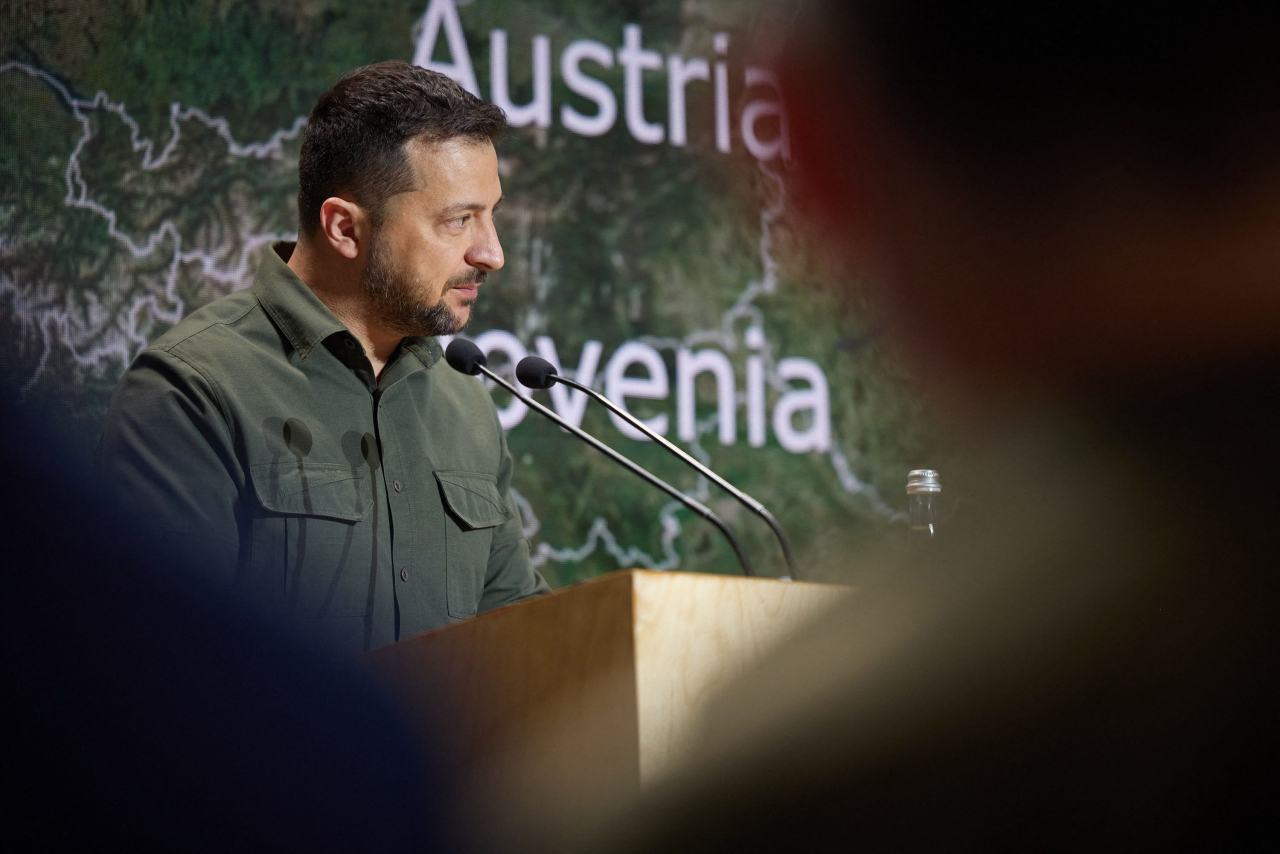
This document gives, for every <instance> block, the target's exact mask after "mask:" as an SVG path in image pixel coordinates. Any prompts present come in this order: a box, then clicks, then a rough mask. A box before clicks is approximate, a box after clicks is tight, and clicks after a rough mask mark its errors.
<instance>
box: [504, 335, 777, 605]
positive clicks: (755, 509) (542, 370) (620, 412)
mask: <svg viewBox="0 0 1280 854" xmlns="http://www.w3.org/2000/svg"><path fill="white" fill-rule="evenodd" d="M520 364H521V365H526V364H527V365H528V367H527V368H526V369H525V370H524V371H520V370H519V368H518V367H517V374H516V375H517V376H518V377H519V378H520V382H522V383H524V384H525V385H527V386H529V387H530V388H550V387H551V384H552V383H553V382H558V383H562V384H564V385H567V386H568V387H569V388H573V389H577V390H578V391H580V392H583V393H584V394H586V395H588V396H589V397H591V398H593V399H595V400H598V401H599V402H600V403H602V404H603V405H604V406H605V407H607V408H608V409H609V411H610V412H613V413H614V414H616V415H617V416H618V417H619V418H621V419H623V420H624V421H626V422H627V423H628V424H630V425H631V426H632V427H635V428H636V429H637V430H639V431H640V432H641V433H644V434H645V435H646V436H648V437H649V438H650V439H652V440H653V441H655V442H657V443H658V444H660V445H662V446H663V447H664V448H666V449H667V450H668V451H670V452H671V453H673V454H675V455H676V456H677V457H679V458H680V459H681V460H682V461H684V463H685V464H687V465H688V466H690V467H691V468H693V469H694V471H696V472H698V473H699V474H701V475H703V476H704V477H706V478H707V479H708V480H710V481H711V482H712V483H714V484H715V485H716V486H719V487H720V488H721V489H723V490H724V491H725V492H728V493H729V494H730V495H732V496H733V497H734V498H736V499H737V500H738V502H739V503H740V504H742V505H743V506H744V507H746V508H747V509H748V510H750V511H751V512H752V513H755V514H756V515H757V516H759V517H760V518H761V519H763V520H764V521H765V522H766V523H767V524H768V525H769V527H770V528H771V529H772V530H773V535H774V536H775V537H776V538H777V540H778V545H779V546H781V547H782V557H783V560H785V561H786V564H787V573H788V574H789V575H790V577H791V578H792V579H793V580H795V581H799V580H800V576H799V574H798V573H797V572H796V564H795V560H794V559H793V558H792V556H791V543H790V541H788V540H787V535H786V534H785V533H784V532H783V530H782V526H781V525H780V524H778V520H777V519H775V518H774V516H773V514H772V513H770V512H769V511H768V510H767V509H766V508H765V506H764V505H763V504H761V503H760V502H759V501H756V500H755V499H754V498H752V497H751V496H750V495H747V494H746V493H745V492H743V491H742V490H740V489H738V488H737V487H736V486H734V485H733V484H731V483H729V481H727V480H725V479H724V478H722V477H721V476H720V475H718V474H716V473H715V472H713V471H712V470H711V469H710V468H708V467H707V466H705V465H703V464H702V463H701V462H699V461H698V460H696V459H694V458H693V457H691V456H690V455H689V454H687V453H685V451H683V450H682V449H680V448H679V447H677V446H676V445H675V444H674V443H672V442H671V441H669V440H668V439H667V437H666V436H663V435H662V434H661V433H659V432H657V431H656V430H654V429H653V428H651V427H650V426H649V425H648V424H645V423H644V422H643V421H641V420H640V419H639V418H636V417H635V416H634V415H632V414H631V413H630V412H627V410H625V409H623V408H622V407H621V406H619V405H618V404H616V403H614V402H613V401H612V400H610V399H609V398H607V397H605V396H604V395H603V394H601V393H600V392H598V391H596V390H595V389H593V388H591V387H590V386H587V385H583V384H582V383H580V382H578V381H577V380H571V379H569V378H568V377H566V376H563V375H561V374H559V373H557V372H556V369H555V367H554V366H553V365H552V364H551V363H550V362H547V361H546V360H545V359H542V358H540V357H538V356H528V357H526V358H525V359H522V360H521V362H520ZM526 380H528V381H526Z"/></svg>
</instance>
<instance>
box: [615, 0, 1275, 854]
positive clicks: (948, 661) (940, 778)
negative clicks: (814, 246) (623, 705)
mask: <svg viewBox="0 0 1280 854" xmlns="http://www.w3.org/2000/svg"><path fill="white" fill-rule="evenodd" d="M1259 8H1260V6H1259V4H1251V3H1249V4H1246V3H1231V2H1227V3H1216V4H1202V5H1201V6H1199V7H1198V8H1195V9H1192V10H1189V11H1184V10H1182V9H1180V8H1177V7H1172V6H1169V5H1167V4H1150V3H1133V4H1124V3H1114V2H1110V3H1101V2H1082V3H1071V4H1034V3H1031V4H1028V3H983V4H976V5H975V4H966V3H940V2H927V0H885V2H858V3H849V2H844V3H832V4H830V7H829V8H825V9H817V8H814V9H811V10H810V11H811V15H810V17H809V20H808V22H807V23H806V24H805V25H803V26H801V27H800V28H799V29H798V30H797V32H796V33H795V34H794V36H793V41H792V42H791V44H790V46H789V49H788V55H787V60H786V63H785V64H786V69H787V73H786V75H785V76H786V82H787V84H788V85H787V88H788V90H789V102H788V103H789V110H790V122H791V128H792V132H793V135H794V148H795V151H796V155H797V158H798V160H799V162H800V164H801V169H802V172H803V181H804V183H805V184H806V185H807V186H808V188H809V194H808V197H807V202H806V204H808V205H809V206H810V207H811V208H812V210H813V212H814V213H815V214H816V220H817V221H819V222H820V224H821V225H822V226H824V227H825V228H827V229H828V231H829V233H830V235H831V239H832V240H833V241H837V242H838V243H839V244H840V245H841V246H842V247H844V248H845V249H846V250H847V251H848V253H849V254H850V256H851V257H854V258H856V259H858V260H859V261H861V262H863V263H865V264H868V265H870V266H871V267H872V269H874V270H875V271H876V276H875V279H876V281H877V282H878V283H879V285H881V286H882V287H883V294H882V296H883V297H884V302H885V306H886V310H887V312H888V313H889V315H890V319H891V321H892V324H893V327H894V329H895V332H896V333H897V336H898V340H899V342H900V343H901V344H902V347H903V350H904V351H905V352H906V353H907V355H908V356H909V357H910V358H911V359H913V360H914V363H915V366H916V369H917V372H918V374H919V375H920V376H921V377H922V378H923V380H924V381H925V383H926V384H927V386H928V389H929V391H930V393H931V394H933V395H934V396H935V397H936V398H937V399H938V400H940V401H942V402H943V403H944V404H945V407H944V408H945V409H946V411H947V412H948V413H949V414H950V416H951V422H952V427H953V429H954V432H955V434H956V435H957V436H958V437H959V439H960V442H961V444H963V445H964V446H966V447H967V448H968V453H967V454H966V462H965V467H964V470H963V471H960V470H954V471H949V472H947V473H946V474H947V475H950V481H949V482H950V483H951V484H952V485H955V486H956V488H957V489H958V490H962V491H963V496H964V500H965V502H966V504H967V507H968V515H967V518H965V519H964V520H963V521H959V520H958V521H957V522H956V524H955V525H953V527H952V530H951V531H950V532H949V533H950V535H951V536H950V541H949V542H948V543H946V544H945V546H944V548H942V549H940V550H938V551H937V552H936V553H934V554H931V555H929V556H928V562H929V565H921V566H912V565H910V564H907V565H903V566H896V567H887V568H886V570H885V572H884V573H883V580H882V581H881V582H879V583H876V584H872V585H868V586H867V588H865V589H864V590H862V591H861V592H860V594H859V595H858V596H856V597H855V600H856V601H855V602H854V603H853V604H852V605H851V606H850V607H848V608H846V609H843V610H842V611H841V612H840V613H839V614H837V615H834V616H833V617H832V618H831V619H829V620H828V621H827V622H826V623H825V624H824V625H822V626H819V627H816V628H815V629H814V630H813V631H812V632H811V633H810V634H809V635H808V636H807V637H806V638H804V639H803V640H802V641H801V642H799V643H797V644H794V645H792V646H791V647H790V648H789V649H788V650H787V651H786V652H785V653H783V654H781V655H779V656H778V657H777V658H776V659H775V660H774V661H773V662H771V664H770V665H769V666H767V667H765V668H763V669H761V670H760V671H759V672H758V673H757V674H756V676H755V678H754V679H753V680H750V681H749V682H748V683H747V684H743V685H739V686H738V687H737V689H736V690H735V691H734V692H732V694H731V696H729V697H727V698H725V700H724V702H723V703H722V704H721V706H720V708H719V709H718V710H717V713H716V714H715V715H714V716H712V717H711V718H710V719H711V720H712V721H713V722H714V727H713V728H711V729H710V730H709V732H708V734H707V738H706V747H705V749H704V751H703V752H702V754H701V756H700V757H699V758H697V760H696V761H693V762H692V763H691V770H689V771H688V772H687V773H685V774H683V775H682V776H681V777H680V778H679V779H678V780H674V781H672V783H671V784H670V785H667V786H665V787H663V788H662V789H661V790H660V791H658V792H655V793H652V794H651V796H650V797H649V798H648V800H647V802H646V803H645V804H644V806H643V807H642V808H640V809H638V810H637V811H635V812H634V813H633V814H632V815H631V817H630V819H629V820H628V821H627V822H625V823H624V826H622V827H618V826H614V827H613V828H612V829H611V831H610V832H609V837H610V839H611V840H615V841H616V840H619V839H621V840H625V842H623V843H622V844H621V847H622V848H623V849H625V850H634V851H681V852H694V851H726V852H727V851H734V852H741V851H785V850H796V849H797V848H801V847H803V848H805V850H814V851H851V850H855V849H857V850H867V849H872V850H885V849H891V850H914V849H921V848H945V849H948V850H956V849H977V848H981V849H990V848H1010V849H1013V848H1016V849H1018V850H1036V849H1042V848H1045V847H1049V848H1071V849H1088V850H1098V849H1121V848H1123V849H1125V850H1135V849H1144V850H1146V849H1153V850H1170V849H1187V848H1215V849H1230V850H1246V849H1251V848H1252V847H1254V846H1256V845H1259V844H1261V845H1262V846H1266V847H1270V846H1274V845H1275V842H1276V837H1277V835H1280V834H1278V831H1277V821H1276V819H1275V814H1276V806H1275V805H1276V794H1277V787H1276V768H1277V755H1278V754H1277V734H1276V730H1277V726H1276V721H1277V719H1280V716H1278V712H1280V709H1278V708H1277V706H1278V704H1277V702H1276V700H1277V687H1276V672H1277V661H1276V659H1277V655H1276V652H1277V625H1278V624H1280V613H1278V612H1280V596H1277V587H1278V586H1280V585H1278V579H1280V572H1278V571H1277V570H1278V565H1280V561H1278V560H1277V554H1278V553H1280V524H1278V523H1277V521H1276V520H1277V518H1280V506H1278V505H1280V502H1278V501H1277V492H1278V491H1277V489H1276V488H1275V483H1274V482H1273V480H1274V478H1275V476H1276V473H1277V461H1278V457H1280V454H1278V452H1277V439H1278V437H1280V421H1278V420H1277V414H1276V413H1277V411H1278V409H1280V408H1278V407H1277V406H1276V403H1277V401H1280V86H1277V85H1275V81H1276V80H1277V79H1280V30H1277V29H1276V28H1275V27H1274V26H1272V25H1271V23H1270V21H1269V20H1267V19H1266V18H1265V17H1264V13H1262V12H1259V11H1256V10H1257V9H1259ZM808 846H813V847H812V848H808Z"/></svg>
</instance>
